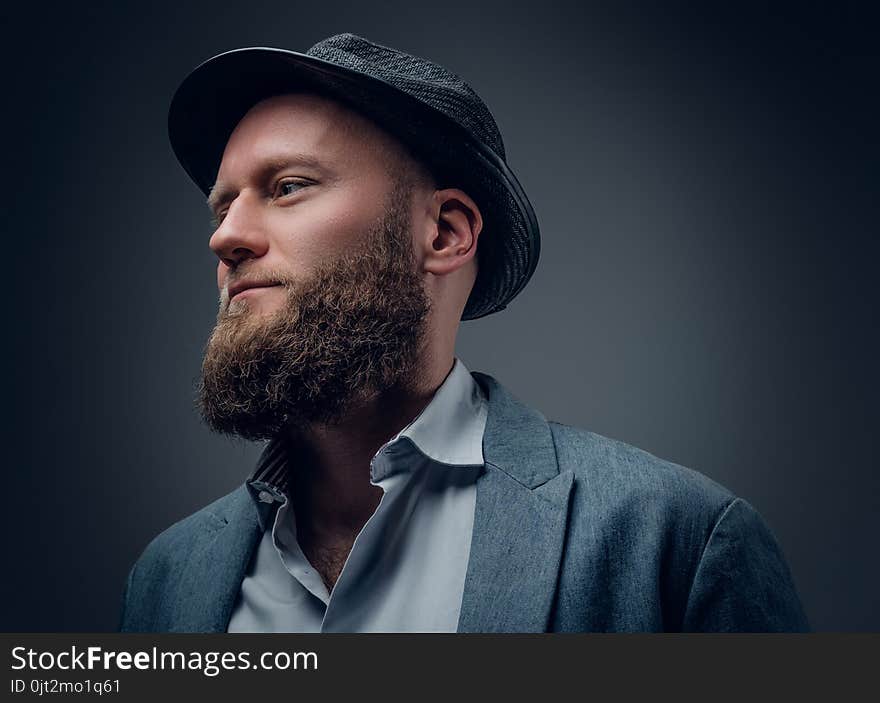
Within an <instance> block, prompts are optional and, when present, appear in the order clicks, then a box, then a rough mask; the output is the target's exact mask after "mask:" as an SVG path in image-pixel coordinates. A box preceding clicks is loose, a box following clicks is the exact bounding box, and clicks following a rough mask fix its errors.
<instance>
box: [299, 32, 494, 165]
mask: <svg viewBox="0 0 880 703" xmlns="http://www.w3.org/2000/svg"><path fill="white" fill-rule="evenodd" d="M306 54H307V55H309V56H314V57H315V58H319V59H323V60H324V61H330V62H333V63H336V64H340V65H342V66H346V67H348V68H351V69H354V70H356V71H359V72H361V73H366V74H368V75H371V76H374V77H375V78H379V79H381V80H383V81H384V82H386V83H388V84H390V85H392V86H394V87H395V88H397V89H399V90H402V91H404V92H405V93H407V94H408V95H410V96H411V97H413V98H416V99H417V100H420V101H421V102H423V103H425V104H427V105H429V106H431V107H432V108H434V109H435V110H439V111H440V112H442V113H443V114H445V115H446V116H447V117H449V118H450V119H452V120H454V121H455V122H457V123H458V124H460V125H461V126H462V127H464V128H465V129H466V130H467V131H469V132H470V133H471V134H472V135H473V136H474V138H476V139H477V140H479V141H480V142H482V143H483V144H485V145H487V146H489V147H490V148H491V149H492V150H493V151H494V152H495V153H496V154H498V156H500V157H501V158H502V160H505V161H506V159H507V156H506V154H505V151H504V141H503V140H502V138H501V130H499V129H498V125H497V124H496V122H495V118H494V117H492V113H491V112H490V111H489V108H488V107H487V106H486V104H485V103H484V102H483V100H482V99H481V98H480V96H479V95H477V93H476V92H475V91H474V90H473V89H472V88H471V87H470V86H469V85H468V84H467V83H466V82H465V81H464V80H463V79H462V78H461V77H460V76H458V75H456V74H455V73H453V72H452V71H450V70H449V69H447V68H445V67H444V66H441V65H440V64H437V63H434V62H433V61H429V60H427V59H423V58H421V57H418V56H413V55H412V54H407V53H406V52H404V51H400V50H399V49H395V48H393V47H389V46H383V45H381V44H376V43H375V42H372V41H370V40H369V39H365V38H364V37H361V36H358V35H357V34H351V33H350V32H345V33H343V34H334V35H333V36H332V37H327V38H326V39H322V40H321V41H319V42H318V43H317V44H315V45H313V46H312V47H311V48H310V49H309V50H308V51H307V52H306Z"/></svg>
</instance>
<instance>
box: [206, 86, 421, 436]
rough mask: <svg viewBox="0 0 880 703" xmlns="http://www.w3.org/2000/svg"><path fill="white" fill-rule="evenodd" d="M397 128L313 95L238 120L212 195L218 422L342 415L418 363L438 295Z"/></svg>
mask: <svg viewBox="0 0 880 703" xmlns="http://www.w3.org/2000/svg"><path fill="white" fill-rule="evenodd" d="M387 140H388V138H387V136H385V135H383V134H381V133H379V132H378V131H377V130H376V128H375V127H374V126H372V125H371V124H370V123H368V122H366V121H365V120H364V119H363V118H361V117H359V116H357V115H355V114H353V113H350V112H349V111H348V110H346V109H344V108H342V107H341V106H339V105H337V104H336V103H333V102H331V101H328V100H324V99H321V98H318V97H316V96H312V95H307V94H297V95H285V96H277V97H274V98H270V99H268V100H265V101H263V102H262V103H260V104H258V105H256V106H255V107H254V108H253V109H252V110H251V111H250V112H249V113H248V114H247V115H246V116H245V117H244V118H243V119H242V121H241V122H240V123H239V125H238V126H237V127H236V130H235V131H234V132H233V134H232V136H231V137H230V139H229V141H228V143H227V146H226V150H225V152H224V155H223V160H222V163H221V166H220V170H219V172H218V177H217V185H216V186H215V188H214V191H213V192H212V198H211V200H210V203H211V204H212V205H213V208H214V214H215V216H216V217H217V219H218V220H219V225H218V226H217V229H216V230H215V232H214V234H213V236H212V237H211V242H210V246H211V249H212V250H213V251H214V252H215V253H216V254H217V256H218V257H219V258H220V263H219V265H218V269H217V283H218V287H219V288H220V309H219V311H218V315H217V325H216V326H215V328H214V331H213V332H212V334H211V338H210V340H209V341H208V345H207V348H206V351H205V359H204V362H203V365H202V382H201V385H200V391H199V394H200V398H199V400H200V406H201V411H202V415H203V417H204V419H205V421H206V422H207V423H208V424H209V426H211V427H212V428H213V429H215V430H217V431H219V432H224V433H230V434H237V435H240V436H243V437H246V438H249V439H265V438H269V437H272V436H274V435H276V434H278V433H279V432H280V431H281V430H282V429H284V428H285V427H290V426H304V425H306V424H308V423H310V422H315V421H319V422H330V423H332V422H335V421H338V420H340V419H341V418H342V417H343V415H344V414H345V412H346V410H347V409H349V408H350V407H351V406H352V404H354V403H357V402H360V401H364V400H367V399H369V398H370V397H372V396H373V395H375V394H376V393H377V392H380V391H383V390H390V389H394V388H405V387H406V386H408V385H409V383H410V381H411V380H412V377H413V376H414V375H415V374H416V373H417V372H418V365H419V356H420V353H421V351H422V349H421V344H422V341H423V337H424V332H425V324H426V320H427V315H428V312H429V309H430V301H429V299H428V296H427V294H426V292H425V289H424V286H423V280H422V277H421V274H420V272H419V270H418V266H417V261H416V259H415V257H414V253H413V238H412V237H413V235H412V232H411V229H410V222H411V189H410V187H409V185H408V183H407V182H406V181H405V180H402V179H400V178H395V177H392V176H391V175H389V168H388V164H389V151H388V150H389V148H390V147H389V142H388V141H387ZM246 286H253V287H249V288H245V287H246Z"/></svg>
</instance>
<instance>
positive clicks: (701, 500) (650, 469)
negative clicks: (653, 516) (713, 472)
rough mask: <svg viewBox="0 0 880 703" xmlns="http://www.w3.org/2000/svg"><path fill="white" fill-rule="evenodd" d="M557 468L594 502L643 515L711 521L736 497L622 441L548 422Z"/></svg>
mask: <svg viewBox="0 0 880 703" xmlns="http://www.w3.org/2000/svg"><path fill="white" fill-rule="evenodd" d="M548 425H549V427H550V431H551V433H552V435H553V441H554V445H555V448H556V455H557V461H558V463H559V470H560V472H563V471H572V472H573V473H574V475H575V481H576V483H577V484H578V489H579V493H580V497H581V499H582V500H587V501H589V502H591V503H592V504H593V505H597V504H598V505H603V506H605V507H606V508H609V509H611V508H614V509H615V510H617V511H618V512H619V511H620V510H623V509H624V508H627V507H628V508H630V509H631V510H632V511H634V512H635V511H639V512H642V513H645V512H647V513H658V512H667V513H673V514H679V515H695V514H697V515H700V516H701V517H702V518H703V519H704V520H710V521H711V522H714V520H715V519H716V518H718V517H719V516H720V515H721V514H722V513H723V512H724V510H726V509H727V507H728V506H730V505H731V504H732V503H733V501H734V500H736V496H735V495H734V494H733V493H732V492H731V491H730V490H728V489H727V488H726V487H724V486H722V485H721V484H720V483H718V482H716V481H714V480H712V479H710V478H709V477H708V476H706V475H704V474H703V473H700V472H699V471H697V470H695V469H692V468H688V467H685V466H682V465H680V464H677V463H675V462H672V461H668V460H666V459H662V458H660V457H658V456H655V455H654V454H651V453H650V452H647V451H645V450H643V449H639V448H638V447H635V446H633V445H631V444H627V443H626V442H623V441H621V440H617V439H612V438H610V437H605V436H603V435H600V434H596V433H595V432H590V431H588V430H585V429H580V428H577V427H571V426H569V425H565V424H562V423H559V422H552V421H551V422H548Z"/></svg>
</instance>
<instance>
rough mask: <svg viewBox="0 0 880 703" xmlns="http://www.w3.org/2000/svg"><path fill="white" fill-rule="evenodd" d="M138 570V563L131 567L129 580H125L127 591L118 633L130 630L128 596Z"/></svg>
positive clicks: (124, 593)
mask: <svg viewBox="0 0 880 703" xmlns="http://www.w3.org/2000/svg"><path fill="white" fill-rule="evenodd" d="M136 568H137V563H135V564H134V566H132V567H131V569H130V570H129V572H128V578H127V579H126V580H125V590H124V591H123V593H122V607H121V608H120V611H119V624H118V625H117V627H116V631H117V632H127V631H128V630H129V627H128V620H129V618H128V594H129V593H130V592H131V582H132V580H133V579H134V570H135V569H136Z"/></svg>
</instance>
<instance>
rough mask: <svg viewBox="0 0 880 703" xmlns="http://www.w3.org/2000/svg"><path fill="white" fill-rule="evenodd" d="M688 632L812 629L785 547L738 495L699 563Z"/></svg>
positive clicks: (689, 602)
mask: <svg viewBox="0 0 880 703" xmlns="http://www.w3.org/2000/svg"><path fill="white" fill-rule="evenodd" d="M682 629H683V630H684V631H685V632H809V630H810V625H809V622H808V620H807V616H806V614H805V613H804V609H803V606H802V605H801V602H800V599H799V598H798V594H797V591H796V589H795V586H794V581H793V579H792V576H791V572H790V571H789V568H788V565H787V564H786V562H785V557H784V556H783V554H782V550H781V549H780V547H779V544H778V543H777V542H776V539H775V538H774V536H773V533H772V532H771V531H770V528H769V527H768V526H767V524H766V523H765V522H764V520H763V518H762V517H761V516H760V514H759V513H758V512H757V511H756V510H755V509H754V508H753V507H752V506H751V505H750V504H749V503H748V502H747V501H745V500H743V499H742V498H735V499H734V500H733V501H732V502H731V503H730V504H729V505H728V506H727V507H726V508H725V509H724V511H723V512H722V513H721V515H720V517H719V518H718V520H717V521H716V523H715V526H714V528H713V529H712V532H711V534H710V535H709V539H708V541H707V543H706V546H705V548H704V550H703V555H702V557H701V559H700V562H699V564H698V566H697V569H696V572H695V575H694V579H693V583H692V584H691V589H690V594H689V595H688V600H687V606H686V610H685V615H684V621H683V626H682Z"/></svg>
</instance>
